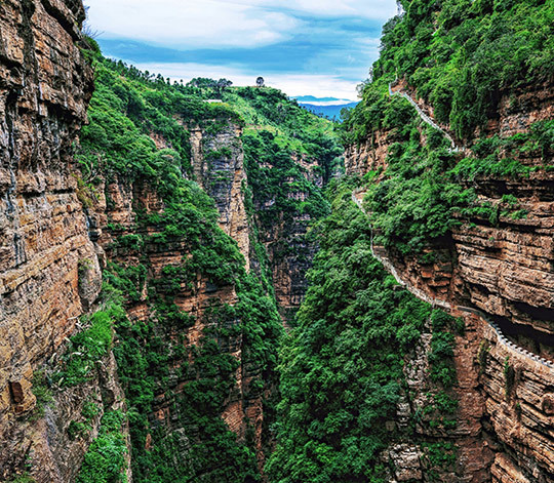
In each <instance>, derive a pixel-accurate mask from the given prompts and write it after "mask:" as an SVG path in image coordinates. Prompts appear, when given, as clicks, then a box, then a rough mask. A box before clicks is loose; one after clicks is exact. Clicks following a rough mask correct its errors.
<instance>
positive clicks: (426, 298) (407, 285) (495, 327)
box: [352, 191, 554, 369]
mask: <svg viewBox="0 0 554 484" xmlns="http://www.w3.org/2000/svg"><path fill="white" fill-rule="evenodd" d="M352 201H353V202H354V203H355V204H356V206H357V207H358V208H359V209H360V210H361V211H362V212H363V213H364V215H365V216H366V217H368V215H367V213H366V211H365V209H364V208H363V205H362V202H361V200H360V199H358V197H356V191H354V192H352ZM369 227H370V230H371V235H370V249H371V255H373V257H374V258H375V259H377V260H378V261H379V262H380V263H381V264H383V266H384V267H385V269H386V270H387V272H389V273H390V274H391V275H392V276H393V277H394V278H395V279H396V282H398V284H400V285H401V286H403V287H405V288H406V289H407V290H408V291H410V292H411V293H412V294H413V295H414V296H416V297H417V298H418V299H421V300H422V301H425V302H426V303H428V304H431V305H432V306H433V307H441V308H443V309H448V310H452V309H456V310H458V311H461V312H465V313H471V314H475V315H477V316H479V317H480V318H481V319H483V320H484V321H485V322H486V323H488V325H489V326H490V327H491V328H492V329H493V330H494V331H495V332H496V334H497V336H498V342H499V343H501V344H503V345H504V346H507V347H508V348H510V349H512V350H513V351H516V352H517V353H519V354H520V355H521V356H523V357H525V358H531V359H532V360H533V361H536V362H537V363H540V364H541V365H544V366H547V367H548V368H551V369H554V363H553V362H551V361H549V360H547V359H545V358H542V357H540V356H538V355H535V354H534V353H531V352H530V351H527V350H526V349H524V348H521V347H520V346H518V345H516V344H515V343H514V342H512V341H510V340H509V339H508V338H506V336H505V335H504V333H503V332H502V330H501V329H500V326H498V324H496V323H495V322H494V321H492V320H491V319H490V318H489V317H488V316H487V315H486V314H485V313H483V312H482V311H480V310H479V309H475V308H470V307H467V306H455V307H453V306H452V305H451V304H450V303H449V302H447V301H442V300H440V299H435V298H431V297H429V296H428V295H427V294H425V293H424V292H423V291H421V290H420V289H418V288H417V287H413V286H412V285H411V284H410V283H409V282H406V281H404V280H403V279H402V278H401V277H400V274H398V271H397V270H396V268H395V267H394V264H392V262H391V261H390V260H389V259H388V258H387V257H383V256H382V255H380V254H378V253H377V251H376V250H375V247H374V245H373V227H372V225H371V224H370V225H369Z"/></svg>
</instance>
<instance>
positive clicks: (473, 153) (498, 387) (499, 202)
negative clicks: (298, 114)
mask: <svg viewBox="0 0 554 484" xmlns="http://www.w3.org/2000/svg"><path fill="white" fill-rule="evenodd" d="M402 5H403V12H402V14H401V15H399V16H397V17H395V18H393V19H391V20H390V21H389V22H388V24H387V25H386V26H385V27H384V33H383V39H382V50H381V55H380V59H379V60H378V61H377V62H376V63H375V64H374V66H373V68H372V77H371V79H370V80H369V81H368V82H367V83H366V85H365V87H364V92H363V100H362V102H361V103H360V104H359V105H358V106H357V107H356V108H355V109H354V110H353V111H352V112H351V115H350V117H349V119H347V120H346V121H345V123H344V133H343V139H344V142H345V144H346V145H347V151H346V160H345V164H346V173H347V175H350V176H351V177H353V178H354V179H355V181H350V182H348V181H347V182H346V184H343V185H341V186H339V187H338V188H337V190H338V191H336V192H334V193H333V194H332V196H333V197H338V198H337V199H336V200H337V201H336V202H335V203H336V204H337V209H338V211H339V212H340V213H343V214H344V215H343V217H342V218H341V217H339V218H338V219H337V218H336V217H335V215H333V216H332V217H331V218H330V219H329V221H328V222H326V223H325V224H324V225H323V226H322V229H321V230H322V234H321V236H320V237H321V240H322V241H324V240H325V241H326V243H323V242H322V246H323V248H324V250H323V252H322V254H324V255H327V256H328V257H327V261H328V262H327V264H330V265H331V267H329V268H328V269H327V275H324V274H322V273H321V272H320V271H323V268H324V267H326V266H325V263H324V262H323V261H321V260H320V259H319V257H318V258H317V261H318V263H317V264H316V266H315V270H314V272H313V276H312V284H313V288H312V289H310V292H309V293H308V294H309V295H308V297H307V298H306V303H305V305H304V306H303V307H302V308H301V310H300V314H301V315H302V316H301V317H300V320H301V321H302V324H301V326H300V327H299V329H298V332H297V334H296V335H295V336H294V338H293V340H292V342H291V343H290V348H287V349H285V350H284V353H283V355H282V357H283V359H284V363H283V365H284V368H285V370H284V374H283V377H282V379H281V388H282V393H283V396H284V398H283V401H282V402H281V404H280V410H281V414H280V418H279V425H280V426H281V427H280V428H281V430H280V434H279V435H280V436H279V438H278V444H279V445H278V449H279V450H278V454H276V455H279V456H280V458H281V459H283V460H284V461H285V462H286V465H285V467H284V469H282V470H280V469H279V468H278V464H277V460H276V461H275V462H273V461H271V462H270V467H269V470H270V472H271V473H272V475H273V476H275V477H276V478H280V479H305V480H327V479H335V480H364V479H367V478H377V477H387V469H388V470H390V471H391V472H392V477H394V478H395V479H396V480H401V481H404V480H417V481H419V480H442V481H452V480H456V481H483V480H493V481H499V482H506V481H518V482H524V481H538V482H544V481H551V480H553V479H554V474H553V472H554V461H553V459H552V453H551V450H550V449H551V448H552V447H553V445H554V442H553V440H552V438H553V436H552V433H551V430H550V427H549V426H550V419H551V410H550V404H549V402H550V401H551V398H552V397H551V392H552V388H553V387H552V381H553V377H554V362H553V361H552V355H553V349H552V344H553V340H552V321H553V320H554V313H553V309H554V283H553V282H554V279H553V269H552V267H553V262H554V252H553V246H552V238H553V226H552V217H551V214H552V210H553V208H554V207H553V206H552V193H551V192H552V186H553V180H552V164H553V161H552V160H553V155H554V151H553V147H554V138H553V126H554V125H553V123H554V121H553V120H552V118H553V108H554V99H553V98H552V95H551V93H552V89H553V84H554V79H553V72H552V65H553V64H552V52H553V49H552V39H553V38H554V37H553V31H552V25H553V23H552V21H553V19H554V8H553V4H552V2H548V1H546V2H545V1H541V0H538V1H532V0H530V1H524V2H492V1H488V0H483V1H481V0H478V1H475V2H472V1H469V0H468V1H465V0H446V1H441V2H427V1H419V0H412V1H403V2H402ZM352 196H353V199H351V197H352ZM339 200H340V203H339V202H338V201H339ZM362 200H364V201H363V203H362ZM357 205H359V207H358V208H357V210H358V212H359V215H357V216H356V217H361V216H362V215H363V214H366V215H367V218H365V220H364V219H359V222H355V223H353V224H352V225H351V224H348V223H344V225H342V227H341V230H340V231H339V230H338V226H339V223H338V220H347V217H348V215H347V214H348V213H349V212H351V211H352V210H356V206H357ZM350 217H353V215H350ZM359 225H361V226H362V227H363V228H359V227H358V226H359ZM363 230H366V234H365V237H366V238H369V239H370V240H369V241H366V242H365V253H367V252H369V253H371V254H372V255H373V258H377V259H378V260H379V261H380V262H381V263H382V264H383V265H384V267H385V269H386V270H387V271H388V272H389V273H390V274H391V275H392V276H393V277H394V280H395V281H396V283H399V284H400V286H401V287H402V289H400V287H397V289H396V293H402V294H403V293H404V291H406V290H407V291H408V292H411V293H412V297H417V298H418V299H421V300H423V301H425V302H427V303H429V304H431V305H433V306H435V307H437V306H438V307H441V308H444V309H445V310H447V311H448V312H450V313H451V315H452V316H454V317H457V318H461V320H463V322H464V325H463V326H464V327H465V331H464V333H463V334H461V335H459V336H454V337H453V338H450V342H451V343H452V345H453V346H452V347H451V348H450V350H448V348H447V346H443V345H442V344H441V353H440V354H439V355H434V351H435V350H434V348H433V341H434V340H435V337H436V334H435V332H434V329H436V328H433V326H434V325H433V324H432V321H433V318H432V317H431V318H430V319H428V323H426V324H424V323H423V322H422V320H420V316H419V314H418V313H415V312H414V313H413V314H412V315H410V316H405V317H404V321H403V323H402V324H401V325H400V327H397V326H395V325H394V324H391V323H390V322H389V320H388V318H387V317H386V316H384V315H379V316H376V315H375V311H376V309H378V310H382V308H381V306H382V305H384V304H385V303H383V302H381V301H382V300H383V299H387V300H388V299H391V300H394V296H393V295H392V294H391V295H388V296H384V297H383V298H381V299H380V302H379V304H375V303H373V304H372V305H371V306H370V307H369V308H367V309H365V310H364V311H359V312H358V310H357V307H358V306H359V305H360V304H362V302H365V301H366V299H365V298H364V296H363V294H364V292H363V291H364V288H366V287H372V284H376V285H377V287H378V288H379V289H380V290H382V289H381V288H382V287H383V286H384V287H386V284H383V282H382V281H383V278H382V277H383V276H382V275H380V274H379V273H377V272H373V271H372V266H373V264H374V262H373V261H372V258H371V257H369V256H368V259H367V261H365V264H364V263H361V264H359V265H357V264H356V262H357V260H356V258H355V257H354V256H351V257H350V258H348V256H347V255H346V254H350V253H351V251H352V252H353V253H357V254H361V253H363V251H362V248H361V247H360V234H359V232H360V231H363ZM341 232H345V234H349V237H346V235H344V236H340V235H339V234H340V233H341ZM362 240H363V239H362ZM339 248H340V249H339ZM341 251H342V253H344V254H345V255H344V256H342V257H343V259H342V260H341V256H340V254H341ZM330 254H331V255H330ZM333 264H334V265H333ZM364 271H365V272H364ZM312 291H313V294H318V298H315V297H314V298H313V299H312V298H311V297H310V294H312ZM354 294H356V295H357V296H358V297H357V298H356V300H355V301H353V300H352V299H351V298H352V297H353V295H354ZM393 294H394V293H393ZM321 298H326V299H329V298H332V303H334V304H337V307H338V309H339V311H331V312H330V313H329V314H326V313H325V312H324V311H322V310H321V309H320V305H319V300H318V299H321ZM339 302H340V304H339ZM328 304H329V305H331V303H328ZM331 307H333V306H331ZM401 307H402V306H400V307H399V308H398V309H396V308H392V309H389V310H388V311H386V314H395V311H398V310H399V309H401ZM364 316H365V317H364ZM423 319H425V318H423ZM366 321H367V322H366ZM418 321H419V326H418V325H417V324H416V326H415V330H417V332H416V331H414V330H412V329H410V328H411V325H412V324H413V322H418ZM370 322H371V326H370V327H368V328H367V329H365V330H364V329H362V328H364V326H363V325H364V324H367V325H368V324H370ZM316 328H322V329H321V331H320V332H319V336H318V337H317V338H315V335H314V332H315V331H316ZM324 328H325V329H328V331H327V332H326V331H324ZM400 328H405V329H406V331H407V332H408V334H409V335H410V336H411V337H410V338H409V339H408V340H406V341H405V342H406V346H402V344H401V342H402V339H401V336H403V332H401V331H400ZM352 332H354V334H355V335H357V338H356V337H354V338H353V340H354V341H357V340H359V339H362V338H365V340H369V343H368V346H366V347H363V349H362V348H358V347H354V348H352V346H348V347H342V346H338V345H336V344H335V343H334V342H336V341H342V340H343V339H345V338H350V336H349V335H350V334H351V333H352ZM383 332H384V333H385V334H386V335H387V339H386V340H385V341H384V342H383V341H382V340H376V337H377V336H378V335H381V334H382V333H383ZM431 334H432V336H431ZM395 339H396V341H398V343H397V346H396V349H397V351H400V355H401V357H402V361H401V362H400V363H399V367H400V368H403V373H404V376H402V375H400V377H399V376H398V375H394V376H393V375H391V374H386V373H385V374H383V373H377V374H376V375H374V374H375V373H376V372H375V370H374V369H373V368H372V364H374V362H375V361H379V360H378V359H379V358H382V357H384V356H385V355H394V356H397V353H395V352H394V351H392V350H390V349H389V346H388V345H393V344H394V341H395ZM429 341H430V343H429ZM438 341H439V340H437V344H438ZM444 342H446V340H445V341H444ZM330 348H333V350H330ZM381 348H382V351H379V349H381ZM438 348H439V346H437V347H435V349H438ZM375 351H377V355H374V354H373V352H375ZM320 352H323V353H325V354H327V353H326V352H328V354H329V355H331V356H329V358H330V361H327V360H326V359H325V358H323V359H322V358H320V357H319V355H320ZM448 354H450V356H451V357H452V358H453V365H454V367H455V368H456V369H457V377H456V380H455V381H454V383H453V385H452V386H451V388H449V389H445V392H446V394H447V395H448V396H449V398H450V400H442V399H441V398H439V397H438V394H437V395H436V396H435V397H432V398H434V400H435V401H442V402H443V403H444V402H447V405H446V406H444V407H442V410H443V411H446V420H443V422H442V424H439V425H436V424H435V425H433V426H432V428H425V427H423V426H421V425H420V423H419V422H420V418H421V411H418V408H419V409H425V408H426V407H425V404H424V405H422V402H425V399H424V398H422V395H425V394H427V395H428V396H429V395H432V394H433V390H431V392H429V388H431V389H432V388H433V387H432V386H431V387H430V386H429V384H428V383H427V382H426V380H427V379H428V378H429V377H431V379H432V377H433V369H432V363H433V362H436V361H441V360H442V359H444V358H446V356H447V355H448ZM347 355H348V360H349V361H357V362H359V363H357V365H356V368H355V371H356V375H358V376H359V377H361V378H371V377H373V378H376V379H377V380H378V381H377V382H373V384H374V385H376V388H377V389H379V392H384V393H385V395H387V396H388V397H389V399H388V406H385V405H383V404H382V405H383V406H384V408H388V409H389V411H390V413H389V414H388V415H387V414H385V415H379V414H377V416H376V417H374V418H377V419H378V420H377V421H376V422H377V423H374V425H373V426H370V429H369V430H366V429H365V428H364V420H363V419H362V415H363V412H364V411H366V409H367V408H368V407H369V409H370V410H373V406H372V404H373V403H374V399H372V398H367V399H365V400H364V404H362V405H358V406H352V407H349V405H348V402H347V401H344V402H343V405H342V407H341V409H342V410H340V411H339V409H338V408H335V406H334V404H335V401H334V399H333V398H327V395H334V394H335V393H334V392H336V394H339V395H343V394H345V393H347V392H348V391H353V390H352V389H353V388H357V385H356V383H354V382H352V381H350V380H349V378H350V373H349V371H350V368H348V369H347V368H346V366H344V369H343V365H341V358H344V357H345V356H347ZM391 358H392V356H391ZM428 364H431V368H430V369H429V368H428V367H427V365H428ZM333 365H335V366H333ZM368 369H370V375H366V373H364V372H365V371H367V370H368ZM331 375H332V377H331ZM404 378H405V379H404ZM370 381H371V380H370ZM300 382H303V383H304V384H306V385H310V388H312V387H313V388H314V390H313V391H311V392H308V393H309V396H310V397H312V396H314V395H319V400H316V401H315V402H313V403H312V404H311V405H310V406H309V407H304V406H302V404H301V401H302V399H303V398H308V395H303V396H302V397H300V392H301V388H300V387H299V385H300ZM398 382H400V387H401V388H405V389H406V390H404V391H405V392H406V398H407V402H406V401H403V400H402V398H400V397H398V396H394V395H402V391H393V392H387V391H386V390H387V389H388V388H389V386H390V385H393V384H398ZM320 388H325V391H321V390H320ZM407 389H409V390H407ZM376 391H377V390H376ZM379 394H380V393H379ZM393 396H394V397H393ZM314 398H317V397H314ZM344 398H346V397H344ZM448 402H450V403H452V402H455V404H453V405H449V404H448ZM358 403H360V402H358ZM373 411H374V410H373ZM374 412H375V411H374ZM372 415H375V413H372ZM387 421H388V422H387ZM406 421H408V422H411V423H412V424H411V425H412V427H411V429H413V430H410V431H408V432H407V431H406V428H405V427H404V425H405V422H406ZM298 422H301V425H297V423H298ZM336 422H340V425H338V424H337V425H336ZM374 422H375V421H374ZM445 423H446V425H445ZM387 425H388V427H387V428H388V429H389V432H388V433H386V434H385V435H380V434H379V432H378V431H377V430H376V429H375V427H383V426H385V427H386V426H387ZM337 426H340V428H341V429H345V428H346V434H347V436H348V437H347V438H344V434H343V435H341V436H337V435H336V428H337ZM408 428H410V427H408ZM360 434H361V435H365V436H366V437H369V438H370V439H371V450H370V451H368V452H366V453H365V454H363V453H362V455H360V456H358V455H357V454H355V453H354V451H355V449H356V448H359V447H360V445H361V444H360V443H359V440H357V439H360V438H361V435H360ZM430 441H431V442H433V445H435V446H442V448H443V449H450V450H452V451H453V452H451V453H450V454H451V455H450V457H448V456H447V455H445V454H444V453H442V454H441V453H437V452H431V453H430V452H429V449H431V448H433V447H429V446H428V443H429V442H430ZM351 442H353V443H354V444H353V447H350V446H349V443H351ZM437 448H438V447H434V451H436V450H437ZM447 454H448V452H447ZM353 456H356V457H357V459H354V457H353ZM300 462H301V463H302V465H298V463H300ZM441 465H442V468H441ZM331 472H332V474H330V473H331Z"/></svg>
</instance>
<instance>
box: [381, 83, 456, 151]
mask: <svg viewBox="0 0 554 484" xmlns="http://www.w3.org/2000/svg"><path fill="white" fill-rule="evenodd" d="M396 82H398V81H394V82H391V83H389V95H390V96H402V97H403V98H404V99H407V100H408V101H409V102H410V104H411V105H412V106H413V107H414V108H415V109H416V111H417V113H418V114H419V117H420V118H421V119H422V120H423V121H424V122H426V123H427V124H428V125H429V126H432V127H433V128H435V129H436V130H438V131H440V132H441V133H442V134H443V135H444V137H445V138H446V139H447V140H448V141H450V144H451V146H452V148H450V152H451V153H458V152H460V151H464V149H463V148H462V147H460V146H458V145H457V144H456V141H454V138H452V136H451V135H450V134H449V133H447V132H446V131H445V130H444V129H442V128H441V127H440V126H439V125H438V124H437V123H435V122H434V121H433V120H432V119H431V118H430V117H429V116H428V115H427V114H425V113H424V112H423V110H422V109H421V108H420V107H419V104H418V103H416V102H415V100H414V99H413V98H412V97H411V96H410V95H409V94H408V93H406V92H401V91H393V90H392V86H393V84H395V83H396Z"/></svg>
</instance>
